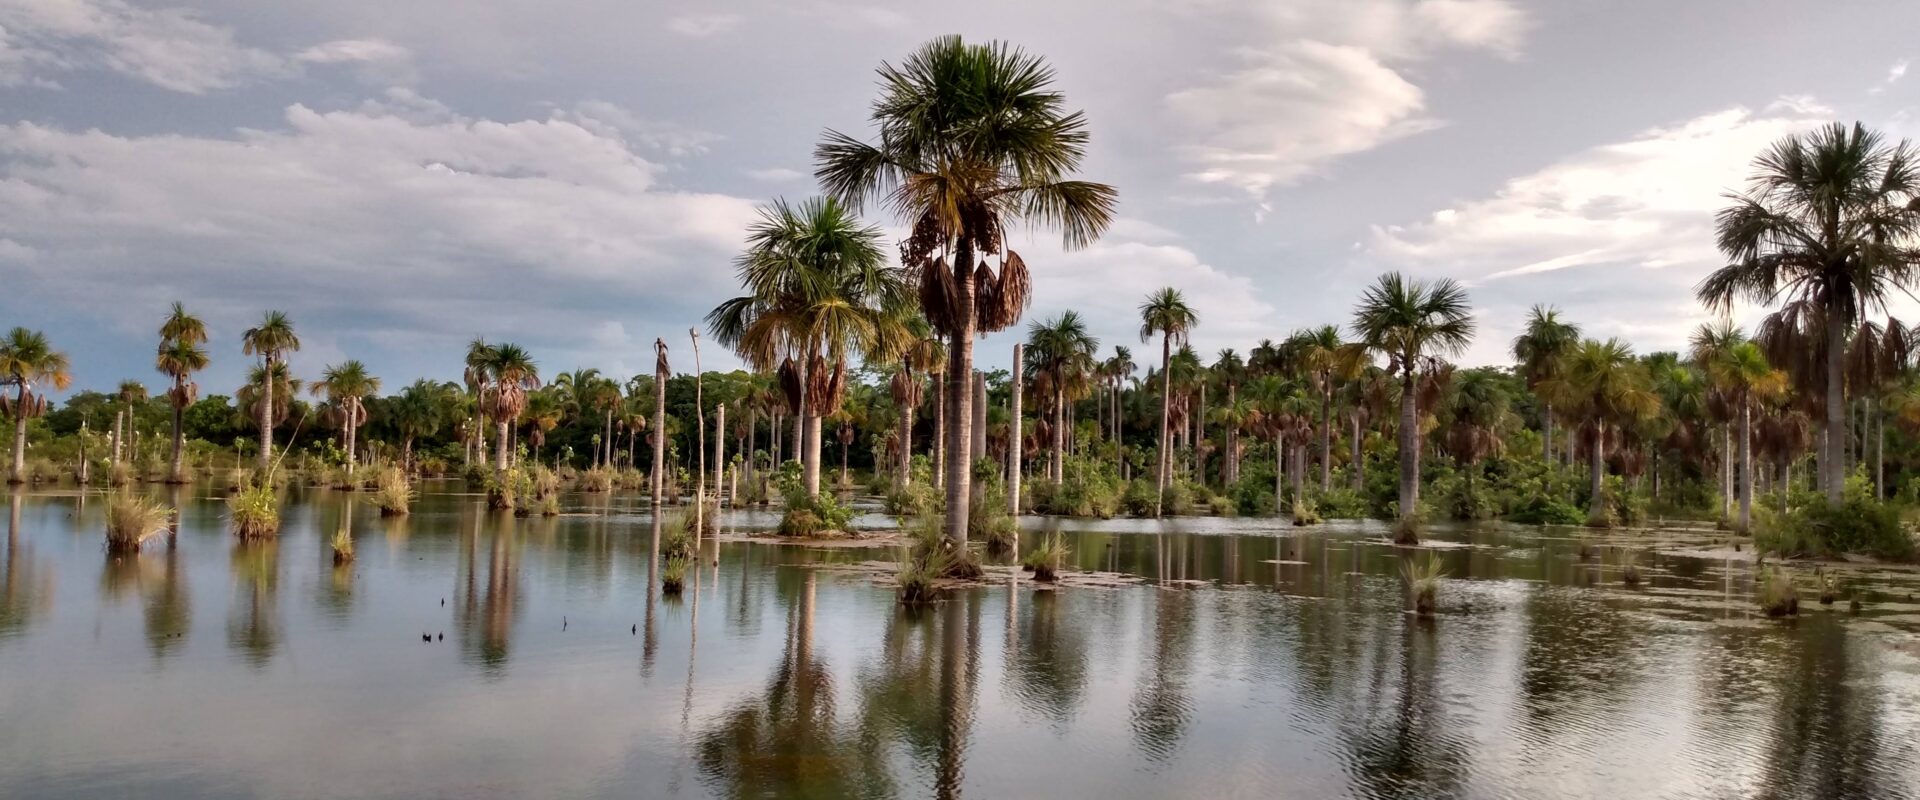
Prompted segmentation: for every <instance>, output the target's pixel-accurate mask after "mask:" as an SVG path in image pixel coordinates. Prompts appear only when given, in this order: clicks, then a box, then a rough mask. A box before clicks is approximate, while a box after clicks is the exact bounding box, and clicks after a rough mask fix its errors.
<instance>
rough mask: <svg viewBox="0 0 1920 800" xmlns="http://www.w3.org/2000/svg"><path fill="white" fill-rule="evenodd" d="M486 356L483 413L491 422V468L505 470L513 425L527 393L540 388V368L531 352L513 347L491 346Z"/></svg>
mask: <svg viewBox="0 0 1920 800" xmlns="http://www.w3.org/2000/svg"><path fill="white" fill-rule="evenodd" d="M488 355H489V357H488V358H487V360H486V361H485V374H486V376H487V377H488V379H489V381H488V388H487V395H486V397H487V400H488V401H487V405H486V413H487V414H488V415H489V416H491V417H493V423H494V436H495V441H494V469H498V470H505V469H507V468H508V467H510V466H512V462H511V461H510V457H511V455H512V449H511V448H512V445H511V442H510V439H511V435H512V433H513V430H512V426H513V423H514V421H515V420H518V419H519V418H520V412H522V411H525V410H526V408H527V393H528V392H531V391H533V390H535V389H538V388H540V366H539V365H538V364H536V363H534V360H533V355H532V354H531V353H528V352H527V351H526V350H525V349H524V348H522V347H520V346H519V345H516V344H510V343H501V344H498V345H493V346H492V347H491V348H489V354H488Z"/></svg>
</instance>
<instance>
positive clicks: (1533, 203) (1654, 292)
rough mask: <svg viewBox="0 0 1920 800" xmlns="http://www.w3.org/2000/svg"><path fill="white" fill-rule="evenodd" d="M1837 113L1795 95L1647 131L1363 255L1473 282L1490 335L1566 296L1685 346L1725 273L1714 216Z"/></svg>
mask: <svg viewBox="0 0 1920 800" xmlns="http://www.w3.org/2000/svg"><path fill="white" fill-rule="evenodd" d="M1828 113H1830V110H1829V109H1826V108H1825V107H1824V106H1821V105H1820V104H1819V103H1817V102H1813V101H1811V99H1808V98H1794V99H1792V100H1791V101H1789V102H1777V103H1774V104H1772V105H1769V106H1768V107H1767V109H1765V110H1763V111H1760V112H1755V111H1752V110H1750V109H1747V108H1738V107H1736V108H1730V109H1725V110H1721V111H1716V112H1713V113H1709V114H1703V115H1701V116H1698V117H1695V118H1693V119H1689V120H1686V121H1684V122H1681V123H1679V124H1677V125H1673V126H1669V127H1661V128H1655V129H1652V130H1647V131H1644V132H1642V133H1640V134H1638V135H1636V136H1634V137H1632V138H1630V139H1628V140H1626V141H1622V142H1617V143H1612V144H1606V145H1601V146H1598V147H1593V148H1589V149H1587V150H1583V151H1580V152H1577V153H1574V154H1572V155H1570V156H1567V157H1565V158H1562V159H1560V160H1559V161H1557V162H1555V163H1553V164H1550V165H1548V166H1546V167H1544V168H1542V169H1539V170H1537V171H1535V172H1532V173H1530V174H1526V175H1522V176H1520V177H1516V178H1513V179H1511V180H1508V181H1507V182H1506V183H1505V184H1504V185H1502V186H1501V187H1500V189H1499V190H1498V191H1496V192H1494V193H1493V195H1492V196H1490V197H1486V198H1482V199H1478V200H1472V201H1468V202H1464V203H1461V204H1459V205H1456V206H1453V207H1450V208H1445V209H1441V210H1439V211H1435V212H1433V213H1432V214H1431V215H1430V216H1428V217H1427V218H1426V219H1424V220H1421V221H1419V222H1416V223H1412V224H1408V225H1389V226H1376V227H1374V229H1373V231H1372V234H1371V236H1370V238H1369V240H1368V241H1367V242H1366V243H1365V247H1364V255H1365V256H1366V257H1368V258H1370V259H1372V260H1376V261H1379V262H1383V263H1384V264H1385V265H1387V266H1389V267H1392V268H1397V269H1405V270H1409V271H1411V272H1415V273H1419V274H1425V275H1430V276H1447V277H1452V278H1456V279H1461V280H1464V281H1467V282H1468V283H1469V285H1470V286H1471V287H1472V289H1473V297H1474V302H1475V304H1476V305H1477V306H1480V307H1482V308H1483V309H1485V310H1487V311H1488V316H1489V317H1490V318H1492V320H1493V324H1491V325H1489V326H1488V328H1489V332H1494V331H1506V330H1508V329H1510V328H1512V327H1514V325H1515V324H1516V323H1517V316H1518V314H1519V312H1520V311H1522V310H1524V309H1525V307H1526V306H1527V305H1529V304H1531V303H1532V302H1535V301H1537V300H1547V299H1553V298H1560V299H1562V300H1563V301H1564V302H1563V305H1565V306H1566V307H1568V308H1569V310H1572V311H1575V312H1576V316H1585V317H1587V318H1588V319H1589V320H1590V321H1592V322H1594V323H1596V324H1597V325H1598V326H1599V330H1601V331H1606V332H1609V333H1610V334H1611V333H1626V332H1629V330H1630V329H1631V330H1632V331H1634V332H1637V333H1641V334H1647V333H1649V332H1656V333H1658V334H1659V335H1654V336H1652V337H1651V338H1653V339H1654V340H1655V341H1658V342H1663V343H1665V345H1666V346H1675V345H1677V343H1678V339H1679V337H1680V336H1683V335H1684V331H1685V330H1686V329H1687V328H1689V327H1691V325H1692V324H1693V323H1694V322H1695V321H1697V320H1698V319H1700V318H1702V317H1703V316H1704V314H1703V312H1702V311H1701V310H1700V308H1699V307H1698V305H1697V304H1695V303H1694V302H1693V299H1692V298H1693V292H1692V287H1693V285H1694V284H1695V283H1696V282H1697V281H1698V280H1699V279H1700V278H1701V277H1703V276H1704V275H1705V274H1706V272H1707V271H1708V270H1710V269H1712V268H1714V267H1716V266H1719V265H1720V258H1719V255H1718V253H1717V252H1716V250H1715V248H1714V244H1713V214H1714V212H1715V211H1717V210H1719V209H1720V208H1721V207H1722V206H1724V205H1725V204H1726V200H1725V198H1724V193H1725V192H1727V191H1729V190H1738V189H1740V188H1742V187H1744V186H1745V185H1746V180H1747V176H1748V174H1749V173H1750V170H1751V163H1752V159H1753V157H1754V155H1755V154H1757V153H1759V152H1761V151H1762V150H1763V149H1764V148H1765V147H1766V146H1767V145H1769V144H1771V143H1773V142H1774V141H1776V140H1778V139H1779V138H1781V137H1782V136H1785V135H1787V134H1789V133H1793V132H1796V131H1801V130H1805V129H1808V128H1810V127H1813V126H1815V125H1817V124H1819V123H1820V122H1823V121H1825V119H1826V118H1827V114H1828ZM1634 320H1639V321H1641V322H1639V323H1635V322H1633V321H1634ZM1649 320H1650V321H1651V322H1647V321H1649ZM1630 326H1631V328H1630ZM1482 338H1483V339H1484V338H1487V337H1486V336H1484V335H1483V337H1482ZM1494 338H1495V339H1499V338H1500V337H1498V336H1496V337H1494ZM1477 349H1478V348H1477Z"/></svg>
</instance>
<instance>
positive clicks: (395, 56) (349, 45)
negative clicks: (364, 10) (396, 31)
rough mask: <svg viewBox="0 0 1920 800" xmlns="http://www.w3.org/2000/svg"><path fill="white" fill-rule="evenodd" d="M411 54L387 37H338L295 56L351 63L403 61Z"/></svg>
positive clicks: (319, 61) (317, 62)
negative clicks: (386, 38) (387, 39)
mask: <svg viewBox="0 0 1920 800" xmlns="http://www.w3.org/2000/svg"><path fill="white" fill-rule="evenodd" d="M410 55H411V54H410V53H408V52H407V48H405V47H401V46H400V45H397V44H394V43H393V42H389V41H386V40H385V39H337V40H334V41H331V42H323V43H321V44H317V45H314V46H312V47H309V48H307V49H305V50H302V51H300V53H299V55H296V56H294V58H295V59H296V60H299V61H305V62H308V63H312V64H351V63H359V62H368V61H403V60H406V59H407V58H408V57H409V56H410Z"/></svg>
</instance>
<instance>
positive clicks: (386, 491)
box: [373, 467, 413, 517]
mask: <svg viewBox="0 0 1920 800" xmlns="http://www.w3.org/2000/svg"><path fill="white" fill-rule="evenodd" d="M373 504H374V505H377V506H379V507H380V516H383V517H398V516H403V515H405V514H406V513H407V512H408V511H409V510H411V509H412V507H413V487H412V486H411V485H409V484H408V483H407V473H406V472H405V471H403V470H401V469H400V468H399V467H387V468H386V469H383V470H381V471H380V477H379V478H378V479H377V482H376V484H375V486H374V490H373Z"/></svg>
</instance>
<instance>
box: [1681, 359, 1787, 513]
mask: <svg viewBox="0 0 1920 800" xmlns="http://www.w3.org/2000/svg"><path fill="white" fill-rule="evenodd" d="M1726 338H1727V337H1720V336H1716V335H1715V334H1714V332H1713V330H1712V328H1710V327H1709V326H1706V325H1702V326H1700V330H1699V331H1696V332H1695V333H1694V335H1693V343H1694V345H1695V350H1694V356H1695V361H1696V362H1697V363H1699V364H1700V366H1701V368H1702V369H1704V370H1706V373H1707V375H1708V377H1710V378H1711V379H1712V380H1713V382H1714V383H1715V384H1718V385H1719V386H1721V387H1722V388H1724V389H1725V390H1726V392H1727V393H1728V396H1729V400H1730V401H1731V404H1732V406H1733V417H1734V420H1735V422H1736V424H1738V426H1739V428H1740V432H1739V433H1738V434H1737V435H1736V438H1737V440H1738V441H1739V443H1740V451H1739V456H1738V458H1739V463H1740V466H1739V470H1740V472H1739V483H1738V489H1739V493H1740V517H1739V522H1738V525H1737V526H1736V530H1738V531H1740V532H1741V533H1745V532H1747V530H1748V528H1749V527H1750V526H1751V524H1752V522H1753V438H1754V435H1753V411H1754V407H1755V405H1756V404H1757V403H1759V402H1762V401H1765V400H1768V399H1770V398H1772V397H1773V396H1775V395H1777V394H1779V393H1781V392H1783V391H1785V390H1786V388H1787V376H1786V373H1785V372H1782V371H1780V370H1777V369H1774V368H1773V365H1771V364H1769V363H1767V355H1766V353H1765V352H1763V351H1762V350H1761V349H1760V345H1758V344H1756V343H1754V342H1751V341H1747V340H1746V339H1745V337H1742V336H1739V335H1738V332H1737V331H1736V333H1735V336H1734V337H1732V339H1733V341H1732V342H1730V343H1725V344H1724V346H1723V342H1724V340H1725V339H1726Z"/></svg>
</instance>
